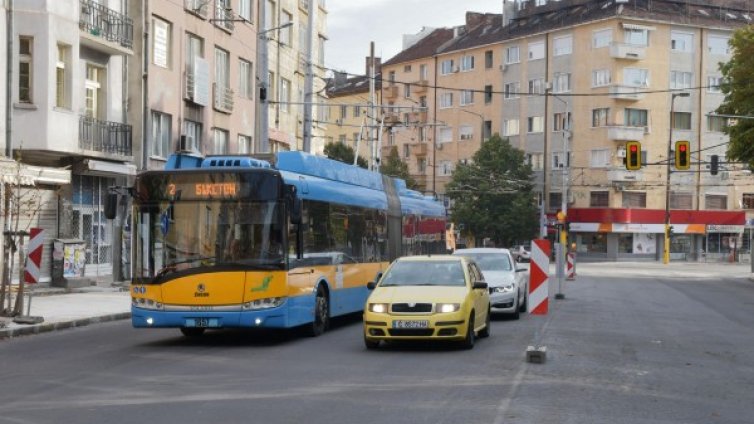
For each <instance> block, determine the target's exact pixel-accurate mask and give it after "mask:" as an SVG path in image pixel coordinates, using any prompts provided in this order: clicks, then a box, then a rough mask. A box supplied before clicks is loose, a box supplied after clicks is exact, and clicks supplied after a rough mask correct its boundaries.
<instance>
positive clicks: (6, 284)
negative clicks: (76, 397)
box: [0, 0, 14, 310]
mask: <svg viewBox="0 0 754 424" xmlns="http://www.w3.org/2000/svg"><path fill="white" fill-rule="evenodd" d="M5 13H6V15H5V19H6V24H7V25H6V42H7V45H6V50H5V53H6V70H5V156H6V157H7V158H8V159H11V154H12V151H13V150H12V148H11V147H12V144H13V143H12V141H11V140H12V139H11V137H12V136H13V130H12V128H13V106H12V104H13V95H12V93H11V92H12V90H11V87H12V84H13V38H14V37H13V0H8V8H7V9H6V11H5ZM10 217H11V214H10V184H8V183H6V184H3V246H2V256H3V258H2V261H3V262H2V272H3V275H2V277H0V278H2V283H0V284H2V289H0V292H2V296H0V310H2V309H3V303H2V302H3V301H4V300H5V298H4V297H5V295H6V294H7V295H8V296H9V299H10V281H11V278H10V277H11V276H10V263H11V261H12V256H11V255H12V253H10V252H11V250H10V246H9V245H10V243H11V240H12V239H11V237H10V236H8V235H7V234H8V231H10ZM6 290H8V291H7V293H6Z"/></svg>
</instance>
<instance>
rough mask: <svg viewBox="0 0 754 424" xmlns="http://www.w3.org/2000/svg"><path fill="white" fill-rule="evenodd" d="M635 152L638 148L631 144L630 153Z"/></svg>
mask: <svg viewBox="0 0 754 424" xmlns="http://www.w3.org/2000/svg"><path fill="white" fill-rule="evenodd" d="M637 150H639V148H638V147H637V146H636V145H635V144H632V145H631V152H632V153H635V152H636V151H637Z"/></svg>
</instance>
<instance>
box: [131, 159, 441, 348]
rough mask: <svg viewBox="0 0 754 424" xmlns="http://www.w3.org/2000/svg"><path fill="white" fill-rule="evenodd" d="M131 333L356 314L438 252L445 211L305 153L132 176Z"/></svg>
mask: <svg viewBox="0 0 754 424" xmlns="http://www.w3.org/2000/svg"><path fill="white" fill-rule="evenodd" d="M131 193H132V195H133V200H134V201H133V225H134V226H133V229H134V231H133V235H134V236H133V237H134V245H133V252H132V255H133V258H132V263H133V281H132V285H131V297H132V307H131V311H132V322H133V325H134V327H143V328H149V327H154V328H165V327H174V328H180V329H181V331H182V332H183V334H185V335H187V336H198V335H201V334H202V333H203V332H204V331H205V330H206V329H208V328H210V329H212V328H233V327H235V328H243V327H254V328H289V327H297V326H304V328H305V329H306V331H307V332H308V333H310V334H311V335H319V334H321V333H322V332H323V331H325V329H326V328H327V326H328V323H329V320H330V318H332V317H334V316H338V315H343V314H348V313H352V312H357V311H360V310H362V308H363V306H364V302H365V300H366V298H367V295H368V291H367V288H366V284H367V282H368V281H370V280H373V279H374V277H375V275H376V274H377V273H378V272H380V271H381V270H382V269H384V268H385V267H386V266H387V265H388V264H389V262H390V261H391V260H392V259H394V258H396V257H398V256H400V255H405V254H420V253H439V252H444V251H445V241H444V233H445V222H446V218H445V209H444V207H443V206H442V204H440V203H438V202H437V201H435V200H434V199H432V198H431V197H428V196H424V195H422V194H420V193H418V192H415V191H411V190H407V189H406V186H405V183H404V182H403V181H402V180H399V179H394V178H390V177H386V176H383V175H380V174H378V173H375V172H370V171H367V170H364V169H361V168H357V167H354V166H350V165H347V164H344V163H341V162H337V161H333V160H329V159H326V158H322V157H317V156H312V155H308V154H305V153H301V152H280V153H277V154H275V155H274V156H272V157H271V159H269V160H260V159H255V158H251V157H241V156H215V157H207V158H200V157H195V156H191V155H185V154H176V155H173V156H172V157H171V158H170V160H169V161H168V163H167V166H166V169H165V170H162V171H146V172H143V173H141V174H140V175H138V176H137V178H136V181H135V184H134V187H133V188H132V190H131Z"/></svg>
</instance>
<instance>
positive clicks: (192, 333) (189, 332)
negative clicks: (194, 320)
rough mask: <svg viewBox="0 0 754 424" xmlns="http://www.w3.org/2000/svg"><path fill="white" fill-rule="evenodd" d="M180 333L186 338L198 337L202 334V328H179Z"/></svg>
mask: <svg viewBox="0 0 754 424" xmlns="http://www.w3.org/2000/svg"><path fill="white" fill-rule="evenodd" d="M181 333H183V335H184V336H186V337H199V336H201V335H202V334H204V328H200V327H181Z"/></svg>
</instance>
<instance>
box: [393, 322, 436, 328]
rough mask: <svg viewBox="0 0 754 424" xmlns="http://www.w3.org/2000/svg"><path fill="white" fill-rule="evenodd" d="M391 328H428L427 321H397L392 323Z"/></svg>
mask: <svg viewBox="0 0 754 424" xmlns="http://www.w3.org/2000/svg"><path fill="white" fill-rule="evenodd" d="M393 328H429V321H427V320H411V321H408V320H397V321H393Z"/></svg>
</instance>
